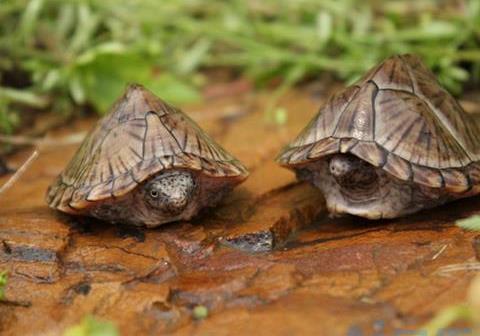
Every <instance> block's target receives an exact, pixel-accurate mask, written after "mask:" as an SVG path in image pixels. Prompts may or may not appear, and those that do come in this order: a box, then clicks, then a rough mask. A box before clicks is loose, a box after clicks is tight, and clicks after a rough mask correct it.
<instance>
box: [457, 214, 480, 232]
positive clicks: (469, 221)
mask: <svg viewBox="0 0 480 336" xmlns="http://www.w3.org/2000/svg"><path fill="white" fill-rule="evenodd" d="M456 224H457V226H459V227H461V228H462V229H465V230H469V231H480V216H479V215H475V216H472V217H468V218H465V219H460V220H458V221H457V222H456Z"/></svg>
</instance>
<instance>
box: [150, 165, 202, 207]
mask: <svg viewBox="0 0 480 336" xmlns="http://www.w3.org/2000/svg"><path fill="white" fill-rule="evenodd" d="M195 189H196V183H195V180H194V178H193V176H192V175H191V174H190V173H188V172H185V171H167V172H165V173H163V174H160V175H158V176H156V177H154V178H153V179H151V180H150V181H148V182H147V184H146V185H145V198H146V201H147V203H148V204H149V205H150V206H152V207H154V208H156V209H159V210H160V211H161V212H162V213H165V214H167V215H170V216H176V215H179V214H181V213H182V212H183V211H184V210H185V209H186V208H187V206H188V204H189V203H190V200H191V199H192V198H193V196H194V194H195Z"/></svg>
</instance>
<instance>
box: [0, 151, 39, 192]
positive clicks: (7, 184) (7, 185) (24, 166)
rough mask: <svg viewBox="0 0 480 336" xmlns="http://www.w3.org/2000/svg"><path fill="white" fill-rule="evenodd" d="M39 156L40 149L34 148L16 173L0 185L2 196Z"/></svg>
mask: <svg viewBox="0 0 480 336" xmlns="http://www.w3.org/2000/svg"><path fill="white" fill-rule="evenodd" d="M37 157H38V150H34V151H33V153H32V154H31V155H30V156H29V157H28V159H27V161H25V162H24V163H23V164H22V166H21V167H20V168H18V169H17V171H16V172H15V174H13V175H12V176H11V177H10V178H9V179H8V181H7V182H5V184H4V185H3V186H1V187H0V196H1V195H2V194H3V193H4V192H5V191H7V190H8V189H9V188H11V187H12V185H13V184H14V183H15V182H16V181H17V180H18V179H19V178H20V177H21V176H22V175H23V174H24V173H25V171H26V170H27V168H28V167H29V166H30V165H31V164H32V163H33V161H35V159H36V158H37Z"/></svg>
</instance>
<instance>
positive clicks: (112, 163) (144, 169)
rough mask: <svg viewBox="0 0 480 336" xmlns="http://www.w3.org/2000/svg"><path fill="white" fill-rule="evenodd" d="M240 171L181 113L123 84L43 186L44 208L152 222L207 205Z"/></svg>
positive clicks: (186, 216) (175, 218) (187, 216)
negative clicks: (103, 113) (121, 91)
mask: <svg viewBox="0 0 480 336" xmlns="http://www.w3.org/2000/svg"><path fill="white" fill-rule="evenodd" d="M247 176H248V170H247V169H246V168H245V166H244V165H242V163H240V161H238V160H237V159H236V158H235V157H233V156H232V155H231V154H229V153H228V152H227V151H226V150H225V149H223V148H222V147H221V146H220V145H219V144H217V143H216V142H215V141H214V140H212V138H210V137H209V136H208V135H207V134H206V133H205V132H204V131H203V130H202V129H200V127H199V126H198V125H197V124H196V123H195V122H194V121H193V120H192V119H190V118H189V117H188V116H187V115H186V114H184V113H183V112H182V111H181V110H179V109H177V108H175V107H173V106H171V105H169V104H168V103H166V102H165V101H163V100H162V99H160V98H159V97H157V96H155V95H154V94H153V93H152V92H150V91H149V90H148V89H146V88H145V87H143V86H142V85H139V84H131V85H129V86H128V87H127V88H126V90H125V93H124V94H123V95H122V96H121V97H120V98H119V99H118V100H117V101H116V103H114V105H113V107H112V108H111V110H110V113H108V114H107V115H106V116H105V117H103V118H102V119H100V120H99V121H98V123H97V124H96V125H95V126H94V127H93V129H92V130H91V131H90V133H89V134H88V135H87V136H86V138H85V139H84V141H83V143H82V144H81V145H80V147H79V149H78V150H77V152H76V153H75V155H74V156H73V158H72V159H71V161H70V163H69V164H68V165H67V166H66V168H65V169H64V170H63V172H61V174H60V175H59V176H58V177H57V178H56V179H55V181H54V182H53V183H52V184H51V185H50V186H49V188H48V190H47V194H46V201H47V203H48V205H49V206H50V207H51V208H53V209H57V210H59V211H61V212H65V213H68V214H74V215H84V216H91V217H96V218H98V219H101V220H104V221H107V222H111V223H114V224H132V225H136V226H147V227H156V226H159V225H161V224H165V223H168V222H172V221H178V220H190V219H191V218H192V217H194V216H195V215H196V214H197V213H198V212H199V211H200V210H201V209H202V208H204V207H207V206H209V207H212V206H215V205H216V204H217V203H218V202H219V201H220V200H221V199H222V198H223V196H224V195H226V194H227V193H228V192H229V191H230V190H232V189H233V187H235V186H236V185H238V184H240V183H241V182H243V181H244V180H245V179H246V178H247Z"/></svg>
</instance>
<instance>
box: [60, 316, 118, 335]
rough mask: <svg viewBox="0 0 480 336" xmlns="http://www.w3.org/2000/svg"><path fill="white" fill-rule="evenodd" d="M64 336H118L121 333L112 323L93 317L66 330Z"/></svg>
mask: <svg viewBox="0 0 480 336" xmlns="http://www.w3.org/2000/svg"><path fill="white" fill-rule="evenodd" d="M63 335H64V336H118V335H119V332H118V330H117V328H116V327H115V325H114V324H113V323H111V322H105V321H99V320H97V319H96V318H95V317H93V316H91V315H87V316H85V317H84V318H83V319H82V321H81V322H80V323H79V324H77V325H74V326H72V327H70V328H68V329H67V330H65V333H64V334H63Z"/></svg>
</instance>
